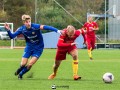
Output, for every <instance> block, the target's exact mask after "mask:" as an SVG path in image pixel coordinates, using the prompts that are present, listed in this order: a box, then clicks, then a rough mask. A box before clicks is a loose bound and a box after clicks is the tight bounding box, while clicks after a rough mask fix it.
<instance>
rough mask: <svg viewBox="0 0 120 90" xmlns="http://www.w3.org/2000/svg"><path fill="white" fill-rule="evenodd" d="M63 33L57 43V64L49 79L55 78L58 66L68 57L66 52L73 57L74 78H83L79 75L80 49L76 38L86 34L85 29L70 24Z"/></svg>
mask: <svg viewBox="0 0 120 90" xmlns="http://www.w3.org/2000/svg"><path fill="white" fill-rule="evenodd" d="M61 32H62V34H61V35H60V37H59V40H58V44H57V47H58V48H57V53H56V58H55V64H54V66H53V73H52V74H51V75H50V76H49V77H48V79H53V78H54V77H55V76H56V74H57V70H58V67H59V66H60V64H61V62H62V60H65V59H66V54H67V53H68V54H70V55H71V56H72V58H73V62H72V66H73V78H74V80H78V79H81V77H80V76H78V50H77V47H76V44H77V43H76V42H75V39H76V38H77V37H78V36H79V35H80V34H84V30H83V29H78V30H75V28H74V27H73V26H72V25H68V26H67V28H66V29H63V30H62V31H61Z"/></svg>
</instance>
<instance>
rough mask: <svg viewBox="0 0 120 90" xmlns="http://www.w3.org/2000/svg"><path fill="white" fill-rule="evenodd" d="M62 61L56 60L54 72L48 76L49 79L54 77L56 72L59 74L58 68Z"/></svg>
mask: <svg viewBox="0 0 120 90" xmlns="http://www.w3.org/2000/svg"><path fill="white" fill-rule="evenodd" d="M61 61H62V60H55V63H54V65H53V73H52V74H51V75H50V76H49V77H48V79H54V78H55V76H56V74H57V71H58V68H59V66H60V64H61Z"/></svg>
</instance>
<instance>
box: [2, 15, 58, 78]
mask: <svg viewBox="0 0 120 90" xmlns="http://www.w3.org/2000/svg"><path fill="white" fill-rule="evenodd" d="M22 21H23V24H24V25H22V26H21V27H19V28H18V29H17V30H16V32H14V33H11V31H10V27H9V25H8V24H7V23H6V24H5V25H4V26H5V28H6V30H7V32H8V35H9V37H10V38H11V39H13V38H15V37H16V36H17V35H19V34H23V35H24V37H25V40H26V47H25V49H24V54H23V57H22V60H21V64H20V67H19V68H18V69H17V71H16V72H15V75H18V78H19V79H22V76H23V75H24V74H25V73H26V72H28V71H29V70H30V69H31V67H32V66H33V64H35V63H36V61H37V60H38V59H39V57H40V56H41V54H42V52H43V48H44V43H43V36H42V33H41V31H40V30H42V29H45V30H52V31H55V32H59V30H58V29H56V28H54V27H51V26H47V25H40V24H34V23H31V17H30V16H29V15H22ZM59 33H60V32H59ZM30 57H31V60H30V61H29V63H28V59H29V58H30ZM27 63H28V64H27Z"/></svg>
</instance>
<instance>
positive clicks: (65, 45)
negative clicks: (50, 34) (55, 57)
mask: <svg viewBox="0 0 120 90" xmlns="http://www.w3.org/2000/svg"><path fill="white" fill-rule="evenodd" d="M58 46H59V47H69V46H71V43H64V39H62V38H59V40H58Z"/></svg>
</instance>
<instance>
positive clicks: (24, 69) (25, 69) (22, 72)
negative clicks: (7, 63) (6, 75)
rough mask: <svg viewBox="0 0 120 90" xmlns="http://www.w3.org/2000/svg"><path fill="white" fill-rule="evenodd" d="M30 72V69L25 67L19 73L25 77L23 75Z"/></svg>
mask: <svg viewBox="0 0 120 90" xmlns="http://www.w3.org/2000/svg"><path fill="white" fill-rule="evenodd" d="M28 71H29V69H27V67H24V68H23V70H22V71H21V72H20V73H19V75H20V76H23V74H25V73H26V72H28Z"/></svg>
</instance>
